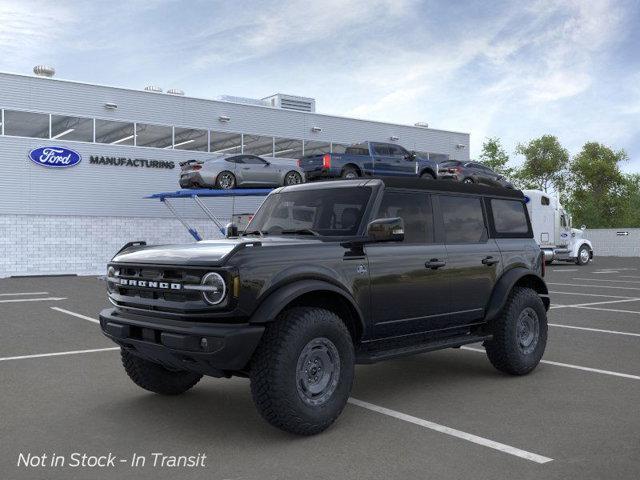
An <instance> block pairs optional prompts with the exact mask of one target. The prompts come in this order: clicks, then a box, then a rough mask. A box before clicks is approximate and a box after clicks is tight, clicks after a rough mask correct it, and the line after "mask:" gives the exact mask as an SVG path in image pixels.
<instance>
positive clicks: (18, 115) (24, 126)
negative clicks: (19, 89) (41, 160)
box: [4, 110, 49, 138]
mask: <svg viewBox="0 0 640 480" xmlns="http://www.w3.org/2000/svg"><path fill="white" fill-rule="evenodd" d="M4 134H5V135H15V136H18V137H35V138H49V115H45V114H43V113H30V112H14V111H11V110H5V111H4Z"/></svg>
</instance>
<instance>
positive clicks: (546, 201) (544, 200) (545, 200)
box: [540, 197, 550, 205]
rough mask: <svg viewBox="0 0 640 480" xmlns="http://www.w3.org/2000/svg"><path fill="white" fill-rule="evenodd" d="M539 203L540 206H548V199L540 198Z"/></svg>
mask: <svg viewBox="0 0 640 480" xmlns="http://www.w3.org/2000/svg"><path fill="white" fill-rule="evenodd" d="M540 203H542V205H549V203H550V202H549V197H541V198H540Z"/></svg>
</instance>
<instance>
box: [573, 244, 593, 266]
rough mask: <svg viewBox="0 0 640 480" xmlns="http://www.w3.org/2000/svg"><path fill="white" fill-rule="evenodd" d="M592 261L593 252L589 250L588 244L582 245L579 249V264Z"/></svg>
mask: <svg viewBox="0 0 640 480" xmlns="http://www.w3.org/2000/svg"><path fill="white" fill-rule="evenodd" d="M590 261H591V254H590V252H589V247H587V246H586V245H582V246H581V247H580V249H579V250H578V256H577V257H576V264H577V265H586V264H587V263H589V262H590Z"/></svg>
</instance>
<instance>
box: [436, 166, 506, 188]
mask: <svg viewBox="0 0 640 480" xmlns="http://www.w3.org/2000/svg"><path fill="white" fill-rule="evenodd" d="M438 178H440V179H442V180H457V181H459V182H462V183H480V184H482V185H489V186H491V187H505V188H514V187H513V184H512V183H511V182H509V181H508V180H507V179H506V178H505V177H504V175H500V174H499V173H496V172H494V171H493V170H491V169H490V168H489V167H487V166H485V165H483V164H481V163H479V162H463V161H460V160H445V161H444V162H441V163H440V165H439V170H438Z"/></svg>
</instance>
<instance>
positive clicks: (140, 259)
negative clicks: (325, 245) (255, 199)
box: [112, 236, 321, 266]
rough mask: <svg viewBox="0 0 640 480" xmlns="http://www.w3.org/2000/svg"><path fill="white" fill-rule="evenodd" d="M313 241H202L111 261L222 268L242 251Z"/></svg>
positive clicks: (142, 249) (133, 250)
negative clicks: (221, 266) (243, 249)
mask: <svg viewBox="0 0 640 480" xmlns="http://www.w3.org/2000/svg"><path fill="white" fill-rule="evenodd" d="M320 242H321V240H320V239H318V238H315V237H302V236H286V237H281V236H274V237H262V238H260V237H253V236H252V237H246V238H240V239H223V240H203V241H201V242H197V243H188V244H183V245H152V246H135V247H130V248H128V249H126V250H124V251H122V252H120V253H118V254H116V256H115V257H113V260H112V261H113V262H119V263H120V262H122V263H134V264H136V263H148V264H157V265H172V264H173V265H208V266H215V265H222V264H224V263H225V262H226V261H227V260H228V259H229V258H231V257H232V256H233V254H234V253H235V252H237V251H238V250H240V249H242V248H268V247H273V246H285V245H301V244H309V243H320Z"/></svg>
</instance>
